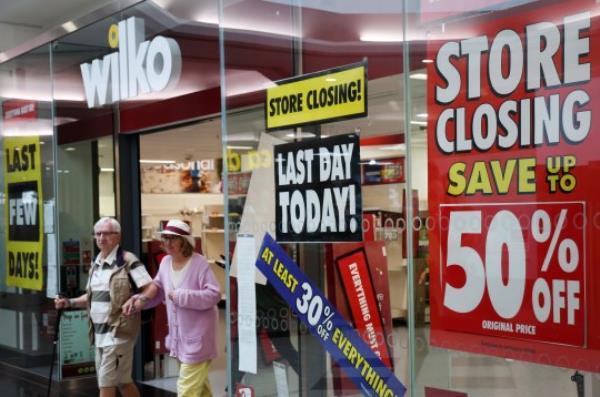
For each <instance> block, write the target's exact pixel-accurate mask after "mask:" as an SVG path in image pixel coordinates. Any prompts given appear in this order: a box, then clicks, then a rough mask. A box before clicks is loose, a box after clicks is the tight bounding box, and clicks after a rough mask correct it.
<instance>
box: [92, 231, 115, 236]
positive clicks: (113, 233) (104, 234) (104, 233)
mask: <svg viewBox="0 0 600 397" xmlns="http://www.w3.org/2000/svg"><path fill="white" fill-rule="evenodd" d="M115 234H119V232H94V233H92V236H94V237H102V236H106V237H108V236H112V235H115Z"/></svg>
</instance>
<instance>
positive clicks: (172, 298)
mask: <svg viewBox="0 0 600 397" xmlns="http://www.w3.org/2000/svg"><path fill="white" fill-rule="evenodd" d="M169 299H171V300H172V301H173V302H175V299H176V295H175V290H173V291H171V292H169Z"/></svg>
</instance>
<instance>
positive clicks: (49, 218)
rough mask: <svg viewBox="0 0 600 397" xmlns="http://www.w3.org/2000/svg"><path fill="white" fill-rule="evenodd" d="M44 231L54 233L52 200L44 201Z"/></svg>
mask: <svg viewBox="0 0 600 397" xmlns="http://www.w3.org/2000/svg"><path fill="white" fill-rule="evenodd" d="M44 233H46V234H47V233H54V201H53V200H50V201H46V202H45V203H44Z"/></svg>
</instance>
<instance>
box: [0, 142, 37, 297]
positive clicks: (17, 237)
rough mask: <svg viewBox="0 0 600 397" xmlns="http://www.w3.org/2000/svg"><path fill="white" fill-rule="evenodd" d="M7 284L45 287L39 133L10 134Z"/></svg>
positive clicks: (6, 147)
mask: <svg viewBox="0 0 600 397" xmlns="http://www.w3.org/2000/svg"><path fill="white" fill-rule="evenodd" d="M4 155H5V159H6V164H5V165H6V168H5V173H6V174H5V181H6V182H5V186H4V194H5V197H6V206H5V207H6V214H5V219H6V227H5V230H6V231H7V233H6V263H7V266H6V269H7V270H6V284H7V285H9V286H13V287H20V288H26V289H34V290H38V291H41V290H42V285H43V280H44V278H43V274H42V253H43V229H42V228H41V226H40V225H42V210H41V203H42V197H43V196H42V181H41V171H40V166H41V164H40V141H39V137H18V138H6V139H5V140H4Z"/></svg>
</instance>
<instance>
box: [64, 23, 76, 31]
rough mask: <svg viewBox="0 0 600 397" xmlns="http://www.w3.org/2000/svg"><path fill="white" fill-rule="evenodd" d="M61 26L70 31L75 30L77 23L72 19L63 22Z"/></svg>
mask: <svg viewBox="0 0 600 397" xmlns="http://www.w3.org/2000/svg"><path fill="white" fill-rule="evenodd" d="M61 26H62V28H63V29H64V30H66V31H67V32H69V33H71V32H74V31H76V30H77V25H75V24H74V23H73V21H69V22H65V23H63V24H62V25H61Z"/></svg>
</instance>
